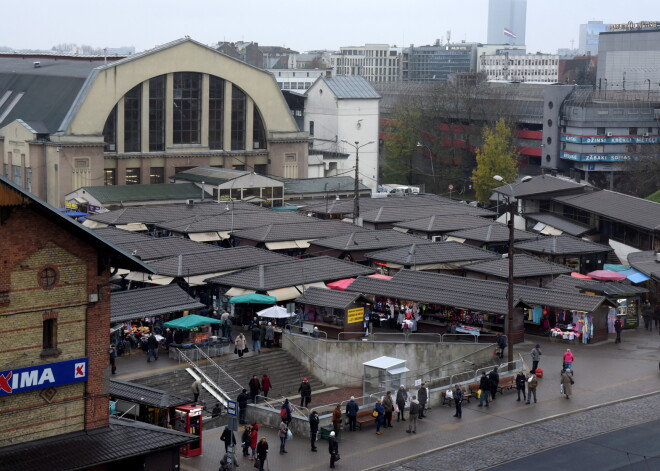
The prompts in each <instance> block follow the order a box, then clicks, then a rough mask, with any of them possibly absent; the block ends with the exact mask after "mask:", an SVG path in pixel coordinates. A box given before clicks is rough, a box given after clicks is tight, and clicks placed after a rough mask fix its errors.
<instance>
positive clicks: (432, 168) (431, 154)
mask: <svg viewBox="0 0 660 471" xmlns="http://www.w3.org/2000/svg"><path fill="white" fill-rule="evenodd" d="M416 147H426V150H428V151H429V160H430V161H431V173H432V174H433V186H434V187H435V167H434V166H433V159H434V157H433V152H431V149H430V148H429V146H427V145H426V144H422V143H421V142H417V146H416ZM411 167H412V165H411ZM410 183H411V184H412V181H411V182H410ZM434 189H435V188H434Z"/></svg>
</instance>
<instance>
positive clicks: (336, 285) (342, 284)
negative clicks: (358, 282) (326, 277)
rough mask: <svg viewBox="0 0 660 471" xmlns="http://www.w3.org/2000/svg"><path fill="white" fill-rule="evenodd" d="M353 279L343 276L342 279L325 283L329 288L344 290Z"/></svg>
mask: <svg viewBox="0 0 660 471" xmlns="http://www.w3.org/2000/svg"><path fill="white" fill-rule="evenodd" d="M354 281H355V278H344V279H343V280H337V281H333V282H332V283H326V286H327V287H328V288H330V289H337V290H339V291H346V288H348V287H349V286H350V285H351V283H353V282H354Z"/></svg>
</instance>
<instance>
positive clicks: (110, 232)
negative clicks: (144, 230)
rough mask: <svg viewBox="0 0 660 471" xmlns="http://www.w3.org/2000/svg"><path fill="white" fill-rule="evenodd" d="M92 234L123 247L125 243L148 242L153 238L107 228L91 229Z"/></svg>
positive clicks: (110, 227)
mask: <svg viewBox="0 0 660 471" xmlns="http://www.w3.org/2000/svg"><path fill="white" fill-rule="evenodd" d="M92 230H93V231H94V234H98V235H99V236H101V237H103V238H104V239H105V240H107V241H109V242H112V243H113V244H116V245H123V244H127V243H136V244H139V243H141V242H148V241H151V240H153V237H151V236H148V235H145V234H140V233H139V232H131V231H125V230H123V229H117V228H116V227H112V226H108V227H103V228H101V229H92Z"/></svg>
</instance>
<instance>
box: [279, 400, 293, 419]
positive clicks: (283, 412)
mask: <svg viewBox="0 0 660 471" xmlns="http://www.w3.org/2000/svg"><path fill="white" fill-rule="evenodd" d="M280 418H281V419H282V421H284V422H286V423H287V424H289V423H291V406H290V405H289V400H288V399H284V403H283V404H282V408H281V409H280Z"/></svg>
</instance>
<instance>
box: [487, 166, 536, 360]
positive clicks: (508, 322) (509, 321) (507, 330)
mask: <svg viewBox="0 0 660 471" xmlns="http://www.w3.org/2000/svg"><path fill="white" fill-rule="evenodd" d="M493 179H495V180H497V181H498V182H501V183H504V184H505V185H507V186H508V187H509V191H510V192H511V193H510V195H509V196H508V198H507V205H508V213H509V216H508V220H507V226H508V227H509V277H508V285H509V286H508V292H507V296H506V298H507V299H506V300H507V316H506V318H505V320H504V334H505V335H506V344H507V361H508V362H509V363H511V362H513V341H512V339H511V328H512V326H513V243H514V239H515V236H514V226H513V216H514V214H515V211H514V203H513V199H514V191H513V186H511V184H510V183H507V182H506V181H505V180H504V178H502V177H501V176H499V175H495V176H493ZM531 179H532V177H530V176H526V177H523V179H522V180H521V183H522V182H528V181H530V180H531Z"/></svg>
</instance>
